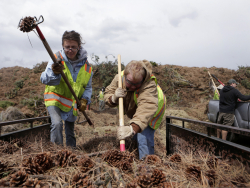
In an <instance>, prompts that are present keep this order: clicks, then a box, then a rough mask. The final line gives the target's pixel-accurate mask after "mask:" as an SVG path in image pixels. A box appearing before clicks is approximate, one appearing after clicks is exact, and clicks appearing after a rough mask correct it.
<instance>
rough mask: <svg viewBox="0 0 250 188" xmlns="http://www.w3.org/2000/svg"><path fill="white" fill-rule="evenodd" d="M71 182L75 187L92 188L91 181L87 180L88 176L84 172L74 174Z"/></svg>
mask: <svg viewBox="0 0 250 188" xmlns="http://www.w3.org/2000/svg"><path fill="white" fill-rule="evenodd" d="M72 184H73V186H75V187H88V188H94V187H95V186H93V184H92V182H91V181H90V180H89V176H87V175H86V174H76V175H74V176H73V178H72Z"/></svg>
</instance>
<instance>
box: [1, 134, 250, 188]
mask: <svg viewBox="0 0 250 188" xmlns="http://www.w3.org/2000/svg"><path fill="white" fill-rule="evenodd" d="M110 140H111V138H109V137H105V138H104V137H103V138H102V141H101V142H104V143H105V142H108V141H110ZM85 144H86V143H85ZM88 144H91V143H88ZM112 147H113V148H114V147H116V148H117V146H112ZM118 147H119V146H118ZM62 149H68V150H71V151H72V153H73V154H75V155H76V156H77V158H78V159H80V158H81V157H83V156H86V152H84V151H83V150H80V149H78V150H72V149H69V148H65V147H62V146H57V145H54V144H51V143H47V142H45V141H44V140H43V139H41V138H36V139H35V140H34V141H33V142H29V141H27V145H26V146H24V147H23V148H18V150H17V151H15V152H14V153H13V154H6V153H3V152H1V153H0V161H1V163H4V164H7V166H8V167H7V168H6V169H5V170H4V171H2V172H1V175H2V176H4V177H3V178H2V179H1V180H6V181H9V180H10V178H11V174H14V173H15V172H17V171H18V170H21V169H22V168H23V167H21V164H22V160H23V159H25V158H26V157H27V156H36V155H37V154H41V153H43V152H50V153H51V156H52V158H53V157H55V156H56V154H57V153H58V151H61V150H62ZM99 149H102V148H99ZM211 157H214V156H210V155H209V154H208V153H195V154H194V153H182V151H179V153H178V154H175V155H171V156H166V155H165V156H160V158H159V157H158V158H156V159H157V160H153V161H155V162H154V163H152V162H149V161H152V159H151V160H149V159H146V160H144V161H139V160H138V159H137V158H136V157H135V158H134V160H133V162H132V163H131V165H132V169H133V170H132V171H123V170H122V169H119V168H116V167H114V166H112V165H110V164H108V163H106V162H105V161H103V160H102V159H101V158H100V156H93V157H91V160H92V161H93V162H94V167H93V168H91V169H90V170H89V171H87V172H86V173H84V174H85V175H86V177H88V181H90V182H92V183H93V185H94V184H95V186H96V187H98V186H97V185H101V184H103V183H104V185H103V186H104V187H106V186H107V185H108V183H110V184H111V185H112V186H113V187H117V186H118V185H119V184H120V183H123V184H124V185H128V186H127V187H129V185H130V184H131V183H132V182H133V183H138V182H139V180H140V181H141V180H143V178H145V177H147V176H151V175H152V174H153V172H154V170H155V169H158V170H160V171H159V173H161V172H162V173H163V174H164V181H165V184H164V186H165V187H167V185H169V186H170V187H171V186H173V187H209V186H212V187H236V186H250V176H249V174H248V173H247V171H246V170H245V168H244V166H243V165H242V164H241V163H239V162H238V163H237V164H233V163H231V162H229V161H225V160H220V159H219V160H217V163H216V162H215V163H214V166H213V165H212V166H213V168H211V167H212V166H209V165H208V161H209V160H210V159H211ZM175 159H177V160H175ZM210 161H211V160H210ZM210 164H211V163H210ZM212 164H213V163H212ZM81 173H82V172H81V168H80V167H79V166H77V165H71V166H66V167H59V166H54V167H53V168H51V169H49V170H47V171H46V173H44V174H43V175H40V176H41V177H42V176H43V177H45V178H46V177H47V179H42V180H41V183H43V184H44V185H45V184H46V185H49V186H52V185H53V186H54V185H56V184H58V185H60V186H66V187H71V186H73V183H72V182H73V177H74V176H75V175H76V174H81ZM30 177H32V176H31V175H30ZM41 177H40V178H41ZM48 177H49V178H48ZM140 178H141V179H140ZM105 180H106V181H105ZM140 183H141V182H140ZM162 186H163V184H162ZM130 187H131V186H130ZM151 187H157V186H156V185H154V186H153V184H151Z"/></svg>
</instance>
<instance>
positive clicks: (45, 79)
mask: <svg viewBox="0 0 250 188" xmlns="http://www.w3.org/2000/svg"><path fill="white" fill-rule="evenodd" d="M60 53H61V54H62V56H63V58H64V59H65V63H66V64H67V66H68V68H69V71H70V73H71V75H72V78H73V80H74V82H75V81H76V78H77V75H78V72H79V70H80V69H81V67H82V66H83V65H84V64H85V61H86V59H84V60H82V61H81V62H79V63H78V64H77V65H76V66H75V67H74V69H73V67H72V65H71V64H70V62H69V61H68V58H67V56H66V55H65V53H64V51H63V50H61V51H60ZM52 64H53V61H52V60H51V59H50V60H49V62H48V65H47V67H46V69H45V71H44V72H43V73H42V74H41V77H40V80H41V82H42V83H43V84H46V85H58V84H59V83H60V81H61V74H54V72H53V71H52V68H51V66H52ZM92 77H93V72H92V73H91V77H90V79H89V82H88V84H87V86H86V88H85V91H84V93H83V95H82V98H84V99H86V100H87V101H88V102H87V104H90V103H91V95H92ZM61 117H62V119H63V120H64V121H70V122H74V121H75V120H76V118H77V117H76V116H74V115H73V108H71V110H70V111H69V112H64V111H62V110H61Z"/></svg>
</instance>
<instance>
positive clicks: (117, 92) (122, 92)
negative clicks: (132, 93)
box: [111, 87, 127, 104]
mask: <svg viewBox="0 0 250 188" xmlns="http://www.w3.org/2000/svg"><path fill="white" fill-rule="evenodd" d="M126 95H127V92H126V90H125V89H122V88H120V87H118V88H117V89H116V90H115V94H114V95H112V98H111V100H112V102H113V103H115V104H117V103H118V101H119V98H121V97H122V98H124V97H125V96H126Z"/></svg>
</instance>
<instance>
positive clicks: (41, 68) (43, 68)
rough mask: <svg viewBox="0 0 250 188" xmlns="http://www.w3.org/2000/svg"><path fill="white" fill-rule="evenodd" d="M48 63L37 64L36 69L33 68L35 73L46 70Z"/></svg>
mask: <svg viewBox="0 0 250 188" xmlns="http://www.w3.org/2000/svg"><path fill="white" fill-rule="evenodd" d="M47 64H48V62H44V61H43V62H42V63H37V64H36V65H35V66H34V67H33V71H34V73H41V72H43V71H44V70H45V69H46V66H47Z"/></svg>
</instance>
